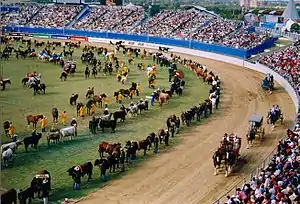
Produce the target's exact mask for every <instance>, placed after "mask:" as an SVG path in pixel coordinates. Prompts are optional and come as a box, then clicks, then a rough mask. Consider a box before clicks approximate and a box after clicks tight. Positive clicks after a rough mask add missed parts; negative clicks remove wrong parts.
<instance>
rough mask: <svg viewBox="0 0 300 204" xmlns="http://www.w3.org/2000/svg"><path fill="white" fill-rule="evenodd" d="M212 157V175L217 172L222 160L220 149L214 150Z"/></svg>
mask: <svg viewBox="0 0 300 204" xmlns="http://www.w3.org/2000/svg"><path fill="white" fill-rule="evenodd" d="M212 159H213V164H214V175H217V174H218V168H220V167H221V162H222V154H221V151H220V149H218V150H217V151H215V153H214V155H213V157H212Z"/></svg>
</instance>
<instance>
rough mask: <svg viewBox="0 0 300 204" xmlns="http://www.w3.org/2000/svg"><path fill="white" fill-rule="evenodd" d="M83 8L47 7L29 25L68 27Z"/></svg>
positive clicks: (67, 6) (66, 6)
mask: <svg viewBox="0 0 300 204" xmlns="http://www.w3.org/2000/svg"><path fill="white" fill-rule="evenodd" d="M82 8H83V6H69V5H47V6H45V7H43V8H42V10H41V11H40V12H38V14H37V15H35V16H34V17H33V19H32V20H31V21H30V23H29V24H28V25H30V26H39V27H46V28H56V27H64V26H67V25H68V24H69V23H71V22H72V20H73V19H74V18H75V17H76V15H78V13H79V12H80V11H81V9H82Z"/></svg>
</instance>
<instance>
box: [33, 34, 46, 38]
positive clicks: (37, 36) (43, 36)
mask: <svg viewBox="0 0 300 204" xmlns="http://www.w3.org/2000/svg"><path fill="white" fill-rule="evenodd" d="M32 37H34V38H50V35H47V34H40V33H34V34H32Z"/></svg>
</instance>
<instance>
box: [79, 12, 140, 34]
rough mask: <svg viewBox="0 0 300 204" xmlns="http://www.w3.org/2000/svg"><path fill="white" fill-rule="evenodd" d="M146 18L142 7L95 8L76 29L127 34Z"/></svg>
mask: <svg viewBox="0 0 300 204" xmlns="http://www.w3.org/2000/svg"><path fill="white" fill-rule="evenodd" d="M143 17H144V9H143V8H142V7H136V6H131V7H126V6H125V7H105V6H99V7H93V8H92V11H91V12H90V13H89V15H88V16H87V17H86V18H84V19H83V20H82V21H80V22H77V23H76V24H75V26H74V28H76V29H83V30H96V31H115V32H125V31H127V30H129V29H130V28H132V26H134V25H135V24H136V23H138V22H140V21H141V20H142V19H143Z"/></svg>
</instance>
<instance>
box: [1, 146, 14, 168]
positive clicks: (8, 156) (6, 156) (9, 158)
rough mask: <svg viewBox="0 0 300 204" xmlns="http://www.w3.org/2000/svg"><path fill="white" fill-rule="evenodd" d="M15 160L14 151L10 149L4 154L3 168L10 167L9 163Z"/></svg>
mask: <svg viewBox="0 0 300 204" xmlns="http://www.w3.org/2000/svg"><path fill="white" fill-rule="evenodd" d="M12 159H13V151H12V149H10V148H8V149H7V150H5V151H4V152H3V153H2V160H3V166H4V167H8V164H9V162H11V161H12Z"/></svg>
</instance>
